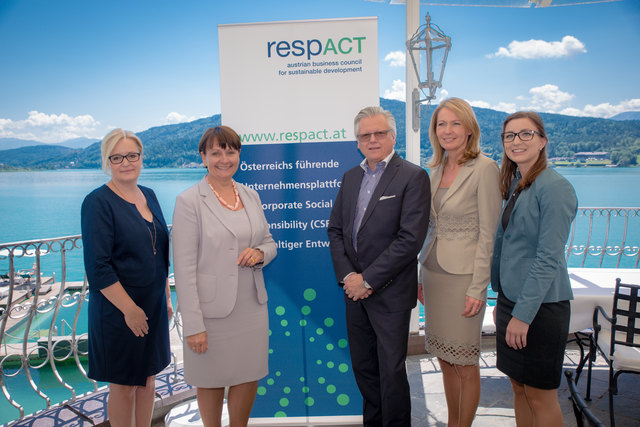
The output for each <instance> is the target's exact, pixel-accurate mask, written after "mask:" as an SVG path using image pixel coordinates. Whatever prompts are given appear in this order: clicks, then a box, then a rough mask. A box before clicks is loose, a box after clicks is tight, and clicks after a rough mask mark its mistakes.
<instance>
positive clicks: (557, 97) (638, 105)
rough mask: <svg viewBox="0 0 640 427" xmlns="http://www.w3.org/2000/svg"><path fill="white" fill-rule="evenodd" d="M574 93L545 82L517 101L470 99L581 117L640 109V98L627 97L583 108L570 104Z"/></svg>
mask: <svg viewBox="0 0 640 427" xmlns="http://www.w3.org/2000/svg"><path fill="white" fill-rule="evenodd" d="M574 98H575V96H574V95H572V94H570V93H568V92H563V91H561V90H560V88H559V87H558V86H556V85H553V84H545V85H542V86H537V87H533V88H531V89H529V94H528V95H519V96H516V97H515V99H516V100H517V102H499V103H498V104H495V105H492V104H491V103H489V102H486V101H483V100H474V101H469V104H471V105H472V106H474V107H480V108H491V109H493V110H498V111H504V112H506V113H513V112H515V111H519V110H533V111H537V112H541V113H556V114H565V115H568V116H579V117H600V118H605V119H606V118H610V117H613V116H615V115H616V114H619V113H623V112H625V111H640V98H634V99H626V100H624V101H621V102H619V103H618V104H611V103H609V102H605V103H602V104H598V105H591V104H587V105H585V106H584V107H583V108H577V107H574V106H572V105H570V103H571V101H572V100H573V99H574Z"/></svg>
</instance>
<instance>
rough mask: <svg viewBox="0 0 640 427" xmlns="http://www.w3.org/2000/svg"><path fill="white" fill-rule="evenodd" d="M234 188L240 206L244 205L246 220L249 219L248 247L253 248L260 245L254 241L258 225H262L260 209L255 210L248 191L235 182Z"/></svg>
mask: <svg viewBox="0 0 640 427" xmlns="http://www.w3.org/2000/svg"><path fill="white" fill-rule="evenodd" d="M236 187H237V188H238V194H239V195H240V200H242V204H243V205H244V211H245V212H246V214H247V218H249V227H250V229H251V240H250V242H249V246H251V247H254V246H257V245H259V244H260V243H262V242H261V241H256V237H257V234H258V229H259V228H260V224H262V215H261V212H262V209H255V205H254V204H253V201H252V199H251V197H250V196H249V191H248V190H247V188H246V187H245V186H244V185H242V184H238V183H237V182H236Z"/></svg>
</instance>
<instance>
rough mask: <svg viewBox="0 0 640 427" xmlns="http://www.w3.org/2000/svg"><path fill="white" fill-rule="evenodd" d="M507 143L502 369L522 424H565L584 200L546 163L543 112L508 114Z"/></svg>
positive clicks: (495, 284) (501, 234) (498, 261)
mask: <svg viewBox="0 0 640 427" xmlns="http://www.w3.org/2000/svg"><path fill="white" fill-rule="evenodd" d="M502 143H503V147H504V154H503V157H502V168H501V170H500V189H501V191H502V198H503V199H504V200H505V201H507V203H506V205H505V208H504V209H503V213H502V217H501V221H500V222H499V223H498V229H497V231H496V239H495V248H494V252H493V261H492V264H491V287H492V288H493V290H494V291H496V292H498V302H497V305H496V309H495V312H494V313H495V320H496V348H497V362H496V366H497V368H498V369H499V370H500V371H502V372H503V373H505V374H506V375H508V376H509V379H510V380H511V386H512V388H513V396H514V398H513V407H514V410H515V415H516V424H517V425H518V426H533V425H535V426H545V427H547V426H549V427H553V426H562V424H563V419H562V412H561V409H560V404H559V403H558V386H559V385H560V380H561V376H562V363H563V360H564V351H565V347H566V343H567V336H568V334H569V318H570V316H571V308H570V303H569V300H571V299H573V294H572V292H571V283H570V282H569V274H568V273H567V264H566V262H565V252H564V251H565V243H566V242H567V238H568V236H569V228H570V226H571V222H572V221H573V219H574V218H575V215H576V211H577V207H578V201H577V199H576V194H575V191H574V189H573V187H572V186H571V184H570V183H569V182H568V181H567V180H566V179H565V178H563V177H562V176H561V175H560V174H558V173H557V172H555V171H554V170H553V169H550V168H549V167H548V166H547V150H546V148H547V143H548V140H547V135H546V132H545V129H544V124H543V123H542V119H541V118H540V116H539V115H538V114H536V113H534V112H529V111H520V112H517V113H513V114H511V115H510V116H508V117H507V118H506V119H505V121H504V124H503V125H502Z"/></svg>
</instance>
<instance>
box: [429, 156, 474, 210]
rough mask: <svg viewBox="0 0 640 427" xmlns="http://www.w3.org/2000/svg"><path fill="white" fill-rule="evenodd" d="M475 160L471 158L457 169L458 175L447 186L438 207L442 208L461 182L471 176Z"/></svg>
mask: <svg viewBox="0 0 640 427" xmlns="http://www.w3.org/2000/svg"><path fill="white" fill-rule="evenodd" d="M475 162H476V159H471V160H469V161H467V162H466V163H465V164H464V165H462V167H461V168H460V170H459V171H458V175H456V177H455V178H454V179H453V182H452V183H451V186H450V187H449V189H448V190H447V192H446V193H445V194H444V197H442V201H441V202H440V209H442V206H444V204H445V203H446V202H447V200H448V199H450V198H451V196H453V195H454V194H456V193H457V191H458V189H459V188H460V187H461V186H462V184H464V183H465V182H466V180H467V179H468V178H469V177H470V176H471V173H472V172H473V165H474V164H475ZM441 178H442V173H440V179H441ZM440 179H439V180H438V185H439V184H440ZM436 189H437V187H436Z"/></svg>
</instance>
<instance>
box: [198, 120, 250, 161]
mask: <svg viewBox="0 0 640 427" xmlns="http://www.w3.org/2000/svg"><path fill="white" fill-rule="evenodd" d="M216 143H217V144H218V145H219V146H220V148H222V149H223V150H224V149H226V148H227V147H229V148H231V149H234V150H238V151H240V147H241V146H242V144H241V142H240V137H239V136H238V134H237V133H236V131H235V130H233V129H231V128H230V127H229V126H216V127H214V128H209V129H207V130H206V131H204V133H203V134H202V138H200V144H198V151H199V152H201V153H205V154H206V152H207V149H209V148H211V147H213V146H214V145H215V144H216Z"/></svg>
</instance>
